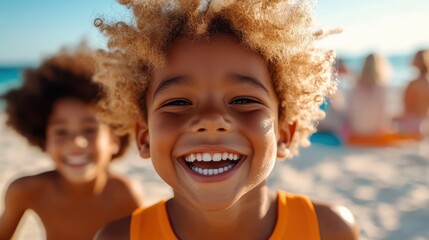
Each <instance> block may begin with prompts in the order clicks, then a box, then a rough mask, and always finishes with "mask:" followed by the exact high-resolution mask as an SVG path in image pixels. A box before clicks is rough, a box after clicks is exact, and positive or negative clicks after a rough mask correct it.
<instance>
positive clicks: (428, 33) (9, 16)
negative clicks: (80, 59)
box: [0, 0, 429, 64]
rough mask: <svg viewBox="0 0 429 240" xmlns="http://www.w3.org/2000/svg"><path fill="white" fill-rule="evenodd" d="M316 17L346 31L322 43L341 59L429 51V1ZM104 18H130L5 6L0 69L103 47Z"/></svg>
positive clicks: (325, 2) (391, 2) (63, 0)
mask: <svg viewBox="0 0 429 240" xmlns="http://www.w3.org/2000/svg"><path fill="white" fill-rule="evenodd" d="M316 14H317V16H318V20H319V23H320V25H321V26H324V27H328V28H329V27H341V28H343V29H344V31H343V33H341V34H338V35H335V36H331V37H328V38H326V39H324V40H323V41H321V42H320V45H321V46H323V47H330V48H334V49H336V50H337V51H338V52H340V53H348V54H365V53H366V52H368V51H381V52H384V53H387V54H391V53H407V52H410V51H414V50H416V49H417V48H420V47H429V24H427V23H428V22H429V1H428V0H344V1H339V0H319V2H318V5H317V9H316ZM99 16H102V17H103V16H106V17H108V18H111V17H114V18H118V19H123V18H127V16H128V15H127V13H126V9H125V8H123V7H122V6H120V5H119V4H117V3H116V2H115V1H114V0H40V1H34V0H33V1H31V0H13V1H12V0H0V33H1V36H0V64H19V63H24V64H25V63H34V62H37V61H38V60H40V59H41V58H42V57H44V56H46V55H48V54H51V53H54V52H55V51H57V50H58V49H59V48H60V47H61V46H64V45H73V44H76V43H77V42H79V41H80V40H81V39H83V38H86V39H87V40H88V41H89V42H90V44H91V45H92V46H94V47H103V46H104V44H105V40H104V38H103V37H102V35H101V34H100V33H99V32H98V30H97V29H96V28H95V27H94V26H93V25H92V22H93V20H94V19H95V18H96V17H99ZM425 23H426V24H425Z"/></svg>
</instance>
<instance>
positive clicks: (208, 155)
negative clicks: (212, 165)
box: [203, 153, 212, 162]
mask: <svg viewBox="0 0 429 240" xmlns="http://www.w3.org/2000/svg"><path fill="white" fill-rule="evenodd" d="M211 160H212V156H210V153H203V161H204V162H210V161H211Z"/></svg>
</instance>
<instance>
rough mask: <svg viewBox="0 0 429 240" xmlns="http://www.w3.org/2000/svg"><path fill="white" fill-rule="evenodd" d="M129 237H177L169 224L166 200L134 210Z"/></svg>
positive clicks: (135, 239) (173, 239) (173, 238)
mask: <svg viewBox="0 0 429 240" xmlns="http://www.w3.org/2000/svg"><path fill="white" fill-rule="evenodd" d="M130 239H131V240H142V239H169V240H170V239H171V240H175V239H177V237H176V235H175V234H174V232H173V229H172V227H171V225H170V221H169V219H168V214H167V206H166V201H165V200H163V201H160V202H158V203H156V204H154V205H152V206H150V207H147V208H139V209H137V210H135V211H134V212H133V214H132V217H131V224H130Z"/></svg>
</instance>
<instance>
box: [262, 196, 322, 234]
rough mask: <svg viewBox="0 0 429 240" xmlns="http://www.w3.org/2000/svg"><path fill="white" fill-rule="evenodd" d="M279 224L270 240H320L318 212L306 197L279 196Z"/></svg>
mask: <svg viewBox="0 0 429 240" xmlns="http://www.w3.org/2000/svg"><path fill="white" fill-rule="evenodd" d="M277 196H278V197H277V223H276V226H275V228H274V231H273V234H272V235H271V237H270V240H280V239H282V240H284V239H293V240H301V239H302V240H320V233H319V225H318V222H317V215H316V211H315V210H314V206H313V203H312V202H311V200H310V199H309V198H308V197H307V196H304V195H295V194H291V193H287V192H284V191H278V194H277Z"/></svg>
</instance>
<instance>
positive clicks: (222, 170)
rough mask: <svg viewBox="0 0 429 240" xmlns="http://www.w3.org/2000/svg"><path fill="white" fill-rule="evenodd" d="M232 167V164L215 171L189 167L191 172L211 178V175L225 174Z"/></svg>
mask: <svg viewBox="0 0 429 240" xmlns="http://www.w3.org/2000/svg"><path fill="white" fill-rule="evenodd" d="M233 166H234V164H230V165H228V166H225V167H223V168H217V169H202V168H199V167H195V166H193V167H191V169H192V171H194V172H196V173H199V174H201V175H205V176H213V175H218V174H221V173H224V172H227V171H229V170H231V169H232V167H233Z"/></svg>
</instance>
